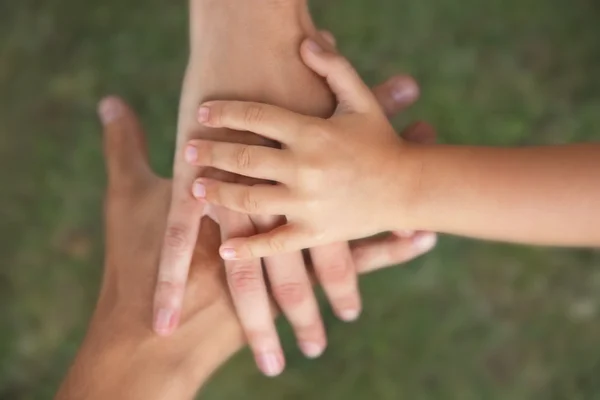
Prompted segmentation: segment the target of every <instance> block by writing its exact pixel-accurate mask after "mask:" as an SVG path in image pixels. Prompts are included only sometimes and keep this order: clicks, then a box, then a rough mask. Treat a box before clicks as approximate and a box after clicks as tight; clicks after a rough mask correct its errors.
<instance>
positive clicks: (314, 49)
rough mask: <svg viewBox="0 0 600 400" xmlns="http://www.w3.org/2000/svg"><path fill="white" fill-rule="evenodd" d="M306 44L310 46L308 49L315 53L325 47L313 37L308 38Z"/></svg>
mask: <svg viewBox="0 0 600 400" xmlns="http://www.w3.org/2000/svg"><path fill="white" fill-rule="evenodd" d="M306 45H307V46H308V49H309V50H310V51H312V52H313V53H321V52H322V51H323V48H322V47H321V46H319V44H318V43H317V42H315V41H314V40H312V39H308V40H307V43H306Z"/></svg>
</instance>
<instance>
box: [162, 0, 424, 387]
mask: <svg viewBox="0 0 600 400" xmlns="http://www.w3.org/2000/svg"><path fill="white" fill-rule="evenodd" d="M190 10H191V12H190V16H191V21H190V27H191V35H190V59H189V64H188V68H187V71H186V76H185V80H184V84H183V90H182V96H181V104H180V113H179V126H178V134H177V148H176V156H175V163H174V185H173V193H172V203H171V208H170V212H169V218H168V222H167V227H166V230H165V238H164V242H163V249H162V252H161V259H160V268H159V273H158V276H159V279H158V283H157V288H156V295H155V298H154V329H155V331H156V332H157V333H158V334H160V335H163V336H168V335H170V334H172V333H173V332H174V330H175V328H176V327H177V325H178V324H179V320H180V310H181V307H182V304H183V303H182V301H183V298H184V297H183V296H184V290H185V287H186V281H187V277H188V269H189V265H190V260H191V256H192V250H193V243H195V241H196V238H197V232H198V229H199V226H200V221H201V218H202V216H203V215H210V216H211V217H212V218H213V219H215V220H216V221H218V223H219V225H220V227H221V234H222V236H223V240H227V239H230V238H235V237H244V236H251V235H254V234H256V233H260V232H267V231H269V230H271V229H273V228H275V227H277V226H279V225H281V224H282V223H284V222H285V219H284V218H282V217H281V216H277V215H247V214H242V213H236V212H232V211H230V210H227V209H225V208H220V207H216V208H215V207H205V206H204V203H203V202H199V201H197V200H196V199H195V198H194V196H193V194H192V191H191V185H192V182H193V181H194V179H195V178H196V177H198V176H199V175H201V176H207V177H212V178H216V179H224V180H227V181H230V182H236V181H238V180H239V179H240V177H239V176H236V175H233V174H228V173H227V174H226V173H223V172H222V171H218V170H215V169H210V168H209V169H206V168H197V167H192V166H190V165H189V164H188V163H187V162H186V161H185V158H186V156H189V154H186V153H185V150H184V149H185V145H186V144H187V142H188V141H189V140H191V139H214V140H218V141H222V142H231V143H250V144H261V145H264V144H271V145H274V143H273V142H272V141H266V140H264V138H261V137H260V136H258V135H248V134H247V133H241V132H236V131H234V130H228V129H212V128H207V127H205V126H202V125H201V124H199V123H198V122H197V118H196V114H197V108H198V106H199V105H200V104H201V103H202V102H203V101H206V100H214V99H231V98H234V99H240V100H241V99H251V100H255V101H261V102H265V103H269V104H276V105H279V106H282V107H285V108H287V109H290V110H294V111H295V112H299V113H302V114H305V115H314V116H321V117H326V116H329V115H331V113H332V112H333V109H334V98H333V96H332V95H331V92H330V90H329V89H328V88H327V85H326V84H325V82H323V80H322V79H320V78H319V77H318V76H317V75H316V74H314V73H313V72H312V71H311V70H310V69H309V68H307V67H306V65H304V63H303V62H302V60H301V59H300V56H299V54H298V51H297V48H298V46H299V44H300V43H301V41H302V39H303V38H305V37H312V38H314V39H315V40H318V41H319V42H320V43H321V45H323V46H325V47H330V46H331V44H328V42H327V41H326V40H325V39H323V38H322V36H321V35H320V34H319V32H318V31H317V30H316V28H315V26H314V25H313V23H312V21H311V19H310V15H309V13H308V9H307V5H306V2H305V1H304V0H257V1H252V2H248V1H246V2H242V1H239V0H219V1H215V0H191V2H190ZM416 94H417V89H416V85H413V86H412V87H409V88H408V89H406V87H405V92H404V93H403V92H401V91H400V92H396V96H399V97H400V98H402V97H403V98H404V99H405V100H407V99H411V98H412V99H414V98H415V96H416ZM192 156H193V154H192ZM245 182H248V181H245ZM310 256H311V260H312V263H313V265H314V270H315V271H316V275H317V277H318V280H319V282H320V284H321V285H322V286H323V288H324V291H325V293H326V295H327V297H328V299H329V301H330V303H331V305H332V308H333V309H334V311H335V313H336V314H337V315H338V316H339V317H340V318H341V319H343V320H346V321H352V320H354V319H356V318H357V317H358V315H359V314H360V311H361V307H362V306H361V300H360V295H359V291H358V284H357V276H356V269H357V266H356V265H355V264H354V262H353V258H352V254H351V251H350V247H349V245H348V243H347V242H345V241H341V242H337V243H334V244H326V245H322V246H319V247H315V248H312V249H310ZM262 263H263V264H264V267H265V268H264V271H265V273H266V275H268V280H269V284H270V289H271V291H272V293H273V294H274V297H275V299H276V301H277V304H278V306H279V307H280V308H281V309H282V311H283V313H284V314H285V316H286V317H287V319H288V320H289V322H290V324H291V325H292V327H293V329H294V331H295V334H296V337H297V340H298V345H299V347H300V349H301V350H302V351H303V352H304V354H305V355H307V356H308V357H317V356H319V355H320V354H321V353H322V352H323V351H324V349H325V347H326V345H327V338H326V334H325V329H324V326H323V322H322V319H321V316H320V312H319V309H318V305H317V302H316V299H315V296H314V293H313V292H312V289H311V287H310V281H309V277H308V273H307V271H306V267H305V265H304V258H303V255H302V253H301V252H300V251H295V252H291V253H289V254H280V255H277V256H274V257H268V258H265V259H264V260H262ZM225 270H226V272H227V281H228V284H229V288H230V291H231V293H232V298H233V302H234V305H235V307H236V310H237V312H238V316H239V318H240V322H241V324H242V326H243V327H244V332H245V334H246V337H247V338H248V340H249V342H250V347H251V348H252V350H253V353H254V355H255V358H256V362H257V365H258V366H259V368H260V369H261V371H263V372H264V373H265V374H266V375H269V376H274V375H277V374H279V373H280V372H281V371H282V370H283V368H284V365H285V359H284V356H283V351H282V348H281V344H280V341H279V337H278V335H277V332H276V329H275V325H274V324H273V318H272V315H271V311H270V309H269V307H268V304H269V296H268V289H267V285H266V281H265V277H264V276H263V268H262V265H261V260H260V259H255V260H245V261H237V260H228V261H226V263H225Z"/></svg>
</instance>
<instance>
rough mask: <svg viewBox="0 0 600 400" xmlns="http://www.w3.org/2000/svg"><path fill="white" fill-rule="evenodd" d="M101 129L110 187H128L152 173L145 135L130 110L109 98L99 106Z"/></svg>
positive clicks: (119, 101) (118, 101)
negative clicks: (102, 128) (102, 130)
mask: <svg viewBox="0 0 600 400" xmlns="http://www.w3.org/2000/svg"><path fill="white" fill-rule="evenodd" d="M98 115H99V117H100V121H101V122H102V126H103V127H104V135H103V136H104V159H105V163H106V169H107V173H108V181H109V186H110V187H115V186H131V185H132V184H136V183H137V182H140V181H142V180H143V179H144V178H147V177H148V176H149V175H150V174H151V169H150V165H149V164H148V151H147V149H146V141H145V138H144V132H143V130H142V127H141V125H140V122H139V120H138V118H137V117H136V115H135V113H134V112H133V111H132V110H131V108H130V107H129V106H128V105H127V104H126V103H125V102H124V101H123V100H121V99H120V98H118V97H115V96H110V97H106V98H104V99H103V100H102V101H101V102H100V103H99V105H98Z"/></svg>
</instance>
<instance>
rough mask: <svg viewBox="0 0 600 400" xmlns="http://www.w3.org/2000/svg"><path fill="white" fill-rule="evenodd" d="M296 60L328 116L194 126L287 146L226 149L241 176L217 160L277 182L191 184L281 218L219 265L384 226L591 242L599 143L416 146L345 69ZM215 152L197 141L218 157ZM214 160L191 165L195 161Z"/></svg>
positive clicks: (259, 110)
mask: <svg viewBox="0 0 600 400" xmlns="http://www.w3.org/2000/svg"><path fill="white" fill-rule="evenodd" d="M302 55H303V59H304V61H305V62H306V63H307V65H309V66H310V67H311V68H312V69H313V70H314V71H315V72H317V73H319V74H320V75H322V76H323V77H326V78H327V81H328V83H329V84H330V87H331V89H332V90H333V91H334V92H335V94H336V96H337V99H338V109H337V111H336V114H335V115H334V116H333V117H331V118H329V119H321V118H314V117H308V116H303V115H299V114H297V113H293V112H290V111H288V110H284V109H281V108H278V107H273V106H268V105H264V104H257V103H247V102H222V101H221V102H210V103H207V104H206V105H204V106H203V107H201V108H200V112H199V119H200V120H201V121H203V122H204V123H205V124H207V125H208V126H216V127H229V128H235V129H239V130H247V131H250V132H254V133H259V134H261V135H264V136H265V137H268V138H269V139H271V140H276V141H278V142H281V143H283V145H284V147H283V149H262V148H257V147H252V146H247V145H235V148H232V147H229V148H228V149H227V151H228V152H229V154H245V157H246V163H245V165H244V166H243V167H247V168H243V169H244V170H243V171H242V170H240V165H239V163H238V164H236V163H235V162H232V159H231V158H227V157H221V158H219V160H218V162H219V165H220V168H221V169H223V170H226V171H235V172H236V173H242V174H245V175H248V176H255V177H260V178H262V179H267V180H270V181H275V182H278V184H277V185H254V186H252V187H250V186H246V185H241V184H231V183H225V182H219V181H216V180H210V179H200V180H198V181H197V182H196V193H198V194H202V196H200V197H202V198H203V199H204V200H205V201H208V202H211V203H213V204H218V205H220V206H223V207H228V208H231V209H234V210H236V211H239V212H250V211H251V212H253V213H262V212H266V210H268V212H273V210H275V211H276V212H278V213H281V214H284V215H286V217H287V220H288V223H287V224H286V225H284V226H282V227H279V228H277V229H274V230H273V231H271V232H269V233H265V234H262V235H256V236H254V237H252V238H237V239H233V240H229V241H227V242H225V243H224V244H223V246H222V248H221V255H222V256H223V258H225V259H246V258H252V257H264V256H270V255H273V254H277V253H279V252H288V251H293V250H294V249H297V248H304V247H307V246H317V245H319V244H320V243H327V242H329V241H335V240H347V239H353V238H359V237H364V236H366V235H370V234H373V233H375V232H379V231H380V230H393V229H396V230H397V229H408V230H415V229H417V230H418V229H428V230H429V229H431V230H435V231H437V232H446V233H451V234H458V235H465V236H470V237H474V238H483V239H494V240H502V241H509V242H517V243H527V244H538V245H554V246H598V245H600V230H599V229H598V226H600V217H598V216H597V212H596V209H597V207H598V205H600V189H599V188H598V185H597V182H598V181H600V145H597V144H585V145H584V144H579V145H563V146H546V147H528V148H516V149H507V148H485V147H471V146H464V147H460V146H414V145H411V144H409V143H407V142H405V141H403V140H401V139H400V138H398V137H397V136H396V134H395V132H394V129H393V127H392V126H391V125H390V124H389V122H388V121H387V119H386V118H385V116H384V115H383V113H381V111H380V108H379V105H378V103H377V101H376V99H375V98H374V96H373V95H372V93H371V92H370V90H369V89H368V88H367V87H366V86H365V84H364V83H363V82H362V80H361V79H360V77H359V76H358V74H357V73H356V71H354V69H353V68H352V67H351V66H350V64H349V63H348V61H347V60H345V59H344V58H343V57H341V56H339V55H338V54H335V53H333V52H327V51H324V50H323V49H322V48H321V47H320V46H318V45H317V44H316V43H314V42H311V41H310V40H307V41H306V42H305V43H304V45H303V47H302ZM248 115H253V116H254V118H252V119H250V118H248ZM307 137H310V140H307V139H305V138H307ZM342 139H343V140H342ZM223 146H224V145H223V144H220V143H219V144H217V143H211V142H209V143H206V144H203V148H205V149H210V151H211V152H216V153H219V154H223V153H224V150H223ZM229 146H232V145H229ZM204 159H207V160H210V161H211V162H209V163H204V162H203V160H204ZM212 161H213V158H212V157H208V158H202V157H199V162H198V164H201V165H209V166H210V165H212ZM264 166H268V168H266V169H265V168H263V167H264ZM332 182H337V184H336V185H332ZM241 199H243V201H241ZM333 210H335V211H336V213H334V212H332V211H333Z"/></svg>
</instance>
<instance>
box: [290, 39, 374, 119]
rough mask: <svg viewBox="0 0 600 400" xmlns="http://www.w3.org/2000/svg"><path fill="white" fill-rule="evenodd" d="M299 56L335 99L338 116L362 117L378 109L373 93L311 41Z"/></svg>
mask: <svg viewBox="0 0 600 400" xmlns="http://www.w3.org/2000/svg"><path fill="white" fill-rule="evenodd" d="M300 53H301V56H302V59H303V60H304V63H305V64H306V65H307V66H308V67H309V68H310V69H312V70H313V71H314V72H315V73H317V74H318V75H320V76H322V77H323V78H325V79H326V80H327V83H328V84H329V87H330V88H331V90H332V91H333V93H334V94H335V96H336V97H337V101H338V109H337V112H338V113H351V112H358V113H364V112H369V111H371V110H372V109H373V108H374V107H378V106H377V101H376V100H375V97H374V96H373V93H371V90H370V89H369V87H368V86H367V85H366V84H365V83H364V82H363V81H362V79H361V78H360V76H359V75H358V72H356V70H355V69H354V67H353V66H352V65H351V64H350V62H349V61H348V60H347V59H346V58H344V57H342V56H341V55H339V54H336V53H331V52H328V51H326V50H324V49H323V48H322V47H321V46H320V45H319V44H317V42H315V41H314V40H311V39H307V40H305V41H304V42H303V43H302V46H301V48H300Z"/></svg>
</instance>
